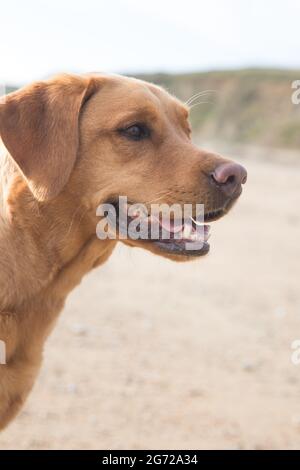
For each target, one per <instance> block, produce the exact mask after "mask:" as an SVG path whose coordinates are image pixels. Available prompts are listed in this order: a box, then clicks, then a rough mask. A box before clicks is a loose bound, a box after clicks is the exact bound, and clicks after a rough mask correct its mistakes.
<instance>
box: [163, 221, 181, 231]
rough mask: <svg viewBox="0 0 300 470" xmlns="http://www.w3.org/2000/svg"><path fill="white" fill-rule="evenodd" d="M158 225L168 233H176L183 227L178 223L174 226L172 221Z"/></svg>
mask: <svg viewBox="0 0 300 470" xmlns="http://www.w3.org/2000/svg"><path fill="white" fill-rule="evenodd" d="M159 225H160V226H161V227H162V228H163V229H165V230H166V231H167V232H169V233H178V232H181V231H182V229H183V225H182V224H180V223H176V224H174V221H173V220H163V221H159Z"/></svg>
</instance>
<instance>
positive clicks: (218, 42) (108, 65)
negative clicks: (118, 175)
mask: <svg viewBox="0 0 300 470" xmlns="http://www.w3.org/2000/svg"><path fill="white" fill-rule="evenodd" d="M253 66H261V67H272V66H275V67H287V68H298V69H300V0H208V1H207V0H180V1H177V0H0V80H1V81H2V82H3V81H6V82H10V83H18V84H21V83H24V82H28V81H31V80H34V79H39V78H44V77H46V76H49V75H51V74H53V73H57V72H90V71H105V72H123V73H126V72H129V73H130V72H131V73H132V72H152V71H172V72H174V71H175V72H184V71H191V70H192V71H197V70H209V69H224V68H235V67H238V68H241V67H253Z"/></svg>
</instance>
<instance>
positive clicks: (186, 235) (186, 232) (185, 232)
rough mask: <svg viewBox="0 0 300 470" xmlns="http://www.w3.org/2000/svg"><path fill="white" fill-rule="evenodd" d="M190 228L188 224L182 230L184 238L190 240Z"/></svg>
mask: <svg viewBox="0 0 300 470" xmlns="http://www.w3.org/2000/svg"><path fill="white" fill-rule="evenodd" d="M192 230H193V228H192V226H191V225H190V224H185V225H184V229H183V236H184V238H191V236H192Z"/></svg>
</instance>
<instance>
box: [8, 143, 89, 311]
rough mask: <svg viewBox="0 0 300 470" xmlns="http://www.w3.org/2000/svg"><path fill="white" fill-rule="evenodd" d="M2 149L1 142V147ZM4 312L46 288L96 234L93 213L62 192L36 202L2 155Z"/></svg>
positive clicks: (15, 170)
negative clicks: (47, 199)
mask: <svg viewBox="0 0 300 470" xmlns="http://www.w3.org/2000/svg"><path fill="white" fill-rule="evenodd" d="M0 145H1V142H0ZM0 180H1V181H0V185H1V187H0V253H1V256H0V310H1V309H2V310H3V309H9V308H14V307H16V304H15V303H16V299H18V302H22V301H23V300H25V299H27V298H28V297H30V296H32V295H34V294H35V293H36V292H38V291H39V290H40V289H42V288H43V287H45V286H46V285H47V284H48V283H49V282H51V280H52V279H53V278H54V277H55V275H56V274H57V273H58V272H59V271H60V270H61V269H62V268H63V267H64V266H65V265H66V264H67V263H68V262H69V261H70V260H71V259H73V258H74V257H75V256H76V255H77V254H78V253H79V252H80V250H81V249H82V247H83V245H84V244H85V243H86V241H87V240H88V239H89V238H90V237H91V236H92V235H93V234H95V228H96V227H95V222H94V220H93V217H92V216H91V212H90V211H89V210H88V209H87V208H86V207H84V206H82V205H80V204H79V203H78V202H77V201H76V200H75V199H74V198H73V197H72V196H71V194H69V193H67V192H66V191H64V192H63V193H62V194H61V195H60V196H59V197H58V198H56V199H55V201H50V202H48V203H39V202H38V201H36V200H35V199H34V197H33V195H32V194H31V192H30V190H29V189H28V187H27V184H26V182H25V181H24V179H23V177H22V176H21V175H20V173H19V170H18V168H16V166H15V164H14V162H13V160H12V159H11V158H10V156H9V155H8V154H7V151H6V150H5V149H3V148H2V153H1V150H0Z"/></svg>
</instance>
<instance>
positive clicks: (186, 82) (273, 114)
mask: <svg viewBox="0 0 300 470" xmlns="http://www.w3.org/2000/svg"><path fill="white" fill-rule="evenodd" d="M140 77H141V78H144V79H145V80H149V81H152V82H154V83H158V84H161V85H163V86H164V87H166V88H167V89H168V91H170V92H171V93H173V94H175V95H176V96H178V97H179V98H181V99H183V100H184V101H186V100H187V99H189V98H190V97H191V96H193V95H194V94H195V93H198V92H201V91H205V90H213V91H212V92H209V93H207V95H205V96H202V97H200V98H199V99H198V100H196V103H197V102H201V101H202V103H201V104H199V105H197V106H195V107H194V108H192V110H191V120H192V124H193V128H194V130H195V131H196V132H198V133H199V135H200V136H201V137H202V138H203V139H208V140H214V139H218V140H223V141H230V142H239V143H247V144H248V143H251V144H255V145H257V144H258V145H269V146H274V147H289V148H300V105H298V106H297V105H295V104H293V103H292V101H291V96H292V92H293V90H292V82H293V81H295V80H297V79H299V80H300V71H281V70H263V69H262V70H240V71H224V72H208V73H192V74H184V75H167V74H154V75H140Z"/></svg>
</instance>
